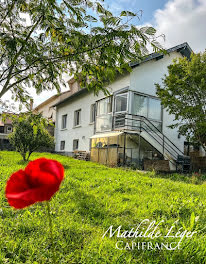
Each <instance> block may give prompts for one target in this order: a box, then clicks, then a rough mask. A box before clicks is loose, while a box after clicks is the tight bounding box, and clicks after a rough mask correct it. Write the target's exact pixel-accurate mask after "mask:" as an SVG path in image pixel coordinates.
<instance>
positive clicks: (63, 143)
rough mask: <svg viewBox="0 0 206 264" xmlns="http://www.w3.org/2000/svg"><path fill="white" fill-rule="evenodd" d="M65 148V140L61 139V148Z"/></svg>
mask: <svg viewBox="0 0 206 264" xmlns="http://www.w3.org/2000/svg"><path fill="white" fill-rule="evenodd" d="M64 148H65V141H61V144H60V150H64Z"/></svg>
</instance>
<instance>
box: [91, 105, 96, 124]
mask: <svg viewBox="0 0 206 264" xmlns="http://www.w3.org/2000/svg"><path fill="white" fill-rule="evenodd" d="M95 117H96V116H95V104H92V105H91V112H90V122H91V123H93V122H94V121H95Z"/></svg>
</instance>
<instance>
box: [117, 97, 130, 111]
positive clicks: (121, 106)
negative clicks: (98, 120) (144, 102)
mask: <svg viewBox="0 0 206 264" xmlns="http://www.w3.org/2000/svg"><path fill="white" fill-rule="evenodd" d="M127 97H128V93H124V94H118V95H116V98H115V112H125V111H127Z"/></svg>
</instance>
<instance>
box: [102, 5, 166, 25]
mask: <svg viewBox="0 0 206 264" xmlns="http://www.w3.org/2000/svg"><path fill="white" fill-rule="evenodd" d="M167 2H168V0H105V4H106V5H108V6H109V7H110V8H111V9H112V10H113V11H118V10H129V11H132V12H134V13H136V12H138V10H142V11H143V14H142V18H141V20H140V22H139V23H140V24H144V23H148V22H149V23H154V12H155V11H156V10H157V9H162V8H163V7H164V5H165V4H166V3H167Z"/></svg>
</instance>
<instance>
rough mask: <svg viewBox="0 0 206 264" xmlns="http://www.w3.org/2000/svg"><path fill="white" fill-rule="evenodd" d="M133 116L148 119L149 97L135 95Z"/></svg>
mask: <svg viewBox="0 0 206 264" xmlns="http://www.w3.org/2000/svg"><path fill="white" fill-rule="evenodd" d="M132 112H133V114H134V115H140V116H145V117H147V97H146V96H142V95H138V94H134V101H133V111H132Z"/></svg>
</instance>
